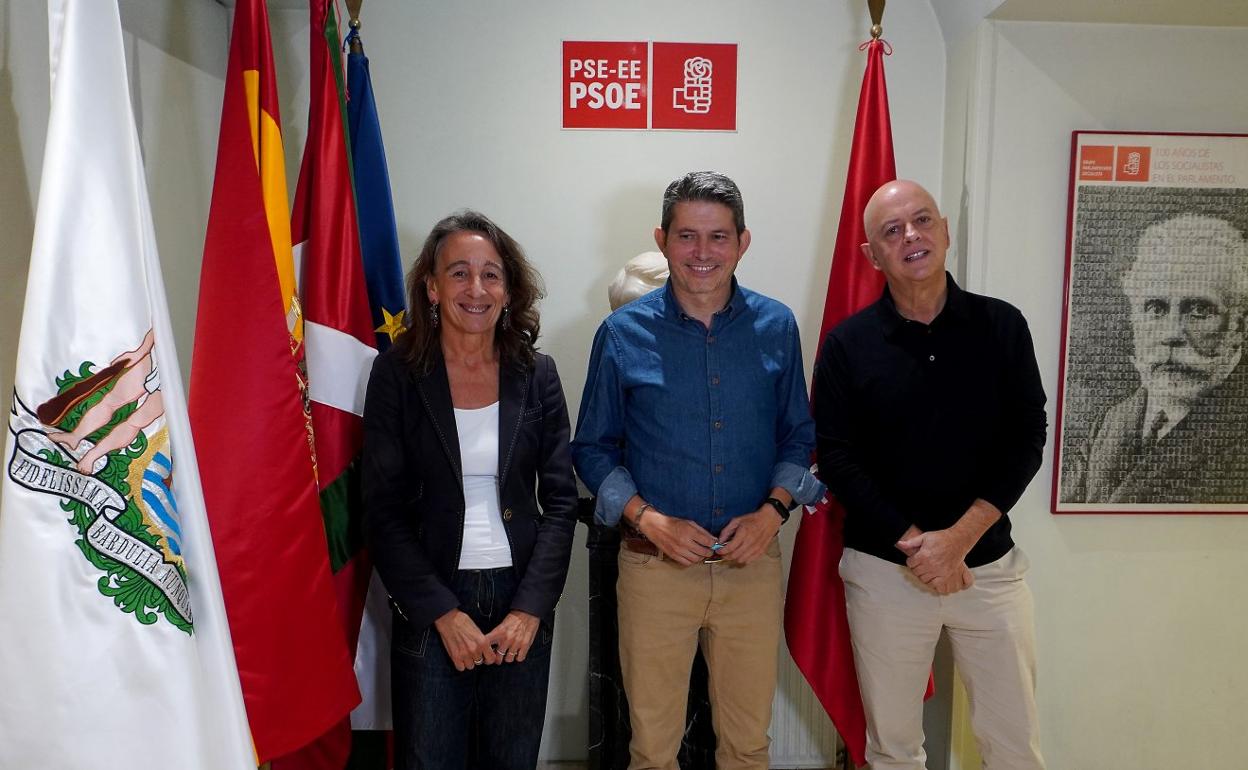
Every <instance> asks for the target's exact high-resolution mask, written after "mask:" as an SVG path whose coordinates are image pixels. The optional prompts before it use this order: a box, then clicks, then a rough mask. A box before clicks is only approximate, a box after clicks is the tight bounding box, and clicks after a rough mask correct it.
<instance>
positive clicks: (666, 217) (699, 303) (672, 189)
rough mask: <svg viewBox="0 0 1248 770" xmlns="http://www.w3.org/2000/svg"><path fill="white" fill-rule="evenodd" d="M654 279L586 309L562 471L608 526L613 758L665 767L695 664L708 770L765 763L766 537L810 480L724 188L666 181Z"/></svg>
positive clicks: (741, 217)
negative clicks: (585, 355)
mask: <svg viewBox="0 0 1248 770" xmlns="http://www.w3.org/2000/svg"><path fill="white" fill-rule="evenodd" d="M654 238H655V242H656V243H657V244H658V246H659V249H660V250H661V251H662V252H663V255H664V256H665V257H666V258H667V262H668V266H669V269H670V271H671V275H670V278H669V279H668V282H667V284H666V285H665V286H663V287H662V288H660V289H657V290H655V291H653V292H651V293H649V294H647V295H645V296H644V297H642V298H640V299H638V300H636V301H635V302H632V303H629V304H628V305H625V306H624V307H622V308H620V309H619V310H617V311H616V312H614V313H612V314H611V315H610V316H608V317H607V319H606V320H605V321H603V323H602V326H600V327H599V329H598V333H597V335H596V336H595V338H594V347H593V351H592V353H591V357H590V362H589V375H588V378H587V380H586V383H585V393H584V396H583V398H582V399H581V413H580V418H579V420H578V424H577V431H576V439H575V440H574V441H573V442H572V452H573V458H574V460H575V463H576V469H577V472H578V473H579V474H580V477H581V479H582V480H584V482H585V484H586V485H587V486H588V487H589V489H590V490H591V491H592V492H593V493H594V494H595V495H596V496H597V509H596V513H595V515H596V518H597V519H598V521H599V522H600V523H603V524H607V525H614V524H616V523H617V522H619V523H620V526H621V527H622V529H623V538H622V547H621V549H620V577H619V582H618V584H617V588H616V590H617V594H618V599H619V612H620V615H619V625H620V665H621V668H622V671H623V675H624V687H625V690H626V692H627V694H628V701H629V716H630V718H631V723H632V730H633V737H632V742H631V744H630V746H629V751H630V753H631V755H632V761H631V763H630V765H629V767H630V768H663V769H665V770H667V769H670V770H676V768H677V764H676V755H677V751H678V749H679V747H680V739H681V734H682V731H683V729H684V723H685V706H686V699H687V692H686V690H687V683H688V681H689V669H690V665H691V664H692V661H693V656H694V653H695V651H696V649H697V647H698V645H699V643H700V644H701V645H702V651H703V655H704V656H705V658H706V662H707V666H708V669H709V672H710V698H711V713H712V721H713V724H714V728H715V734H716V739H717V746H716V752H715V764H716V767H718V768H721V770H726V769H729V768H766V767H767V762H768V743H769V739H768V737H767V728H768V725H769V723H770V719H771V701H772V696H773V695H774V692H775V681H776V650H777V647H778V644H779V639H780V618H781V610H782V602H783V597H782V589H781V567H780V546H779V542H778V541H777V539H776V533H777V532H778V531H779V530H780V525H781V524H783V523H784V521H785V520H786V519H787V518H788V514H789V511H790V510H791V509H792V508H793V507H795V506H796V505H798V504H801V503H809V502H813V501H814V500H816V499H817V498H818V497H819V496H820V495H821V494H822V493H823V486H822V485H821V484H820V483H819V482H818V481H817V480H816V479H815V478H814V477H813V476H812V475H811V474H810V472H809V471H808V470H807V466H808V464H809V460H810V453H811V451H812V449H813V447H814V424H813V422H812V421H811V418H810V415H809V408H808V401H807V397H806V386H805V382H804V379H803V375H802V353H801V344H800V341H799V339H798V333H797V324H796V322H795V321H794V318H793V313H792V312H791V311H790V310H789V309H788V308H787V307H785V306H784V305H782V304H780V303H779V302H776V301H775V300H771V299H768V298H767V297H763V296H762V295H759V294H756V293H754V292H752V291H749V290H748V289H744V288H742V287H741V286H740V285H738V284H737V281H736V279H735V278H734V277H733V272H734V270H735V269H736V267H737V263H738V262H740V260H741V257H742V255H744V254H745V251H746V249H747V248H748V247H749V245H750V232H749V230H746V229H745V214H744V209H743V206H742V202H741V191H740V190H739V189H737V186H736V184H735V183H733V181H732V180H731V179H728V178H727V177H725V176H723V175H721V174H716V173H712V172H695V173H691V174H687V175H685V176H684V177H682V178H680V179H678V180H676V181H675V182H673V183H672V184H671V185H669V186H668V188H667V192H666V193H665V195H664V197H663V214H662V224H661V226H660V227H659V228H657V229H656V230H655V233H654Z"/></svg>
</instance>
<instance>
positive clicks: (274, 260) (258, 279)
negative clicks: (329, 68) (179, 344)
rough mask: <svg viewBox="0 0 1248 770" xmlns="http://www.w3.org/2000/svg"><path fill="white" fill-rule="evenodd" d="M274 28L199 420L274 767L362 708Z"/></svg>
mask: <svg viewBox="0 0 1248 770" xmlns="http://www.w3.org/2000/svg"><path fill="white" fill-rule="evenodd" d="M277 105H278V99H277V87H276V81H275V74H274V69H273V54H272V48H271V47H270V42H269V21H268V14H267V12H266V10H265V5H264V3H263V2H261V0H238V3H237V4H236V6H235V9H234V29H233V33H232V34H231V37H230V58H229V62H228V64H227V67H226V82H225V99H224V103H223V105H222V108H221V135H220V139H219V141H218V145H217V169H216V177H215V179H214V181H213V193H212V208H211V211H210V213H209V217H208V233H207V238H206V241H205V243H204V262H203V271H202V274H201V278H200V294H199V317H198V321H197V323H196V330H195V351H194V354H193V359H192V369H191V392H190V401H189V409H190V415H191V425H192V429H193V432H194V436H195V447H196V454H197V455H198V456H199V467H200V475H201V477H202V479H203V486H204V499H205V502H206V504H207V509H208V516H209V519H210V521H211V524H212V535H213V543H214V545H215V548H216V553H217V561H218V565H219V568H220V572H221V586H222V589H223V593H224V595H225V605H226V611H227V613H228V615H229V620H230V632H231V634H232V635H233V639H234V653H235V657H236V659H237V661H238V670H239V677H240V679H241V681H242V686H243V697H244V700H245V701H246V704H247V716H248V721H249V722H250V725H251V732H252V739H253V741H254V742H255V747H256V754H257V757H258V759H259V761H260V762H266V761H268V760H269V759H270V758H272V757H274V756H278V755H281V754H285V753H287V752H290V751H293V750H294V749H296V748H298V747H300V746H303V745H305V744H307V743H308V742H309V741H311V740H313V739H314V738H316V737H317V736H318V735H320V734H322V733H323V732H325V730H326V729H328V728H329V727H330V726H331V725H333V724H335V723H336V722H338V721H339V720H341V719H342V718H343V717H344V716H345V715H346V714H347V713H349V712H350V710H351V709H352V708H353V707H354V706H355V704H356V703H358V702H359V690H358V688H357V687H356V684H355V676H354V672H353V670H352V662H353V661H352V656H351V654H350V651H349V650H348V648H347V643H346V638H345V635H344V634H343V631H342V623H341V621H340V620H339V617H338V602H337V600H336V599H335V597H334V586H333V583H332V581H331V575H330V566H329V559H328V558H327V557H326V543H325V530H324V527H323V525H322V524H321V512H320V505H319V503H318V500H317V483H316V458H315V455H314V452H313V448H312V424H311V417H310V414H309V412H308V409H307V407H306V402H305V399H306V397H307V394H306V387H305V382H306V377H305V375H304V358H303V319H302V317H301V311H300V308H299V303H298V301H297V300H296V298H295V271H294V265H293V259H292V257H291V246H290V219H289V216H290V214H289V209H288V204H287V198H286V176H285V167H284V162H283V157H282V136H281V119H280V116H279V113H278V107H277Z"/></svg>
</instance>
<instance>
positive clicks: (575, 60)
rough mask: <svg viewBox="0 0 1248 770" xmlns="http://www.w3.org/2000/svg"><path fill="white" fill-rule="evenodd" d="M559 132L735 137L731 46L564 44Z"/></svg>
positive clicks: (734, 75) (734, 72) (734, 73)
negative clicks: (610, 130) (615, 131)
mask: <svg viewBox="0 0 1248 770" xmlns="http://www.w3.org/2000/svg"><path fill="white" fill-rule="evenodd" d="M563 127H564V128H628V129H646V128H651V129H678V130H686V131H735V130H736V128H737V46H736V44H735V43H646V42H633V43H628V42H606V41H564V43H563Z"/></svg>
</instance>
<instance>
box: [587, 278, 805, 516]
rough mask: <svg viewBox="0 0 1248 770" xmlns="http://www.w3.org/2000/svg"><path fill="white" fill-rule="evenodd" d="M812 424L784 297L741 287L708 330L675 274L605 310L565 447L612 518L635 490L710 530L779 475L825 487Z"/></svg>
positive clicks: (801, 488)
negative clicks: (682, 299)
mask: <svg viewBox="0 0 1248 770" xmlns="http://www.w3.org/2000/svg"><path fill="white" fill-rule="evenodd" d="M814 444H815V426H814V422H813V420H812V419H811V417H810V408H809V401H808V399H807V396H806V384H805V381H804V379H803V376H802V350H801V341H800V339H799V337H798V333H797V322H796V321H795V320H794V318H793V313H792V311H790V310H789V309H788V308H787V307H785V306H784V305H783V304H781V303H779V302H777V301H775V300H773V299H769V298H767V297H764V296H763V295H761V294H757V293H755V292H752V291H749V290H748V289H744V288H741V287H740V286H739V285H737V282H736V280H735V279H734V280H733V291H732V298H731V300H730V301H729V303H728V305H727V306H725V307H724V309H723V310H721V311H719V312H718V313H716V314H715V315H714V316H713V318H712V321H711V328H710V329H709V330H708V329H707V328H706V327H705V326H704V325H703V324H702V322H701V321H698V320H697V319H694V318H692V317H690V316H688V315H686V314H685V313H684V312H682V311H681V309H680V307H679V305H678V304H677V302H676V297H675V295H674V294H673V293H672V287H671V282H670V281H669V282H668V284H667V285H666V286H664V287H662V288H659V289H656V290H655V291H652V292H650V293H649V294H647V295H645V296H644V297H641V298H640V299H638V300H636V301H634V302H631V303H629V304H628V305H625V306H624V307H622V308H620V309H619V310H617V311H615V312H614V313H612V314H611V315H610V316H608V317H607V319H606V320H605V321H603V322H602V325H601V326H600V327H599V328H598V332H597V334H596V335H595V337H594V347H593V351H592V353H591V354H590V360H589V374H588V377H587V379H586V382H585V393H584V396H583V397H582V399H581V412H580V416H579V417H578V419H577V426H576V438H575V439H574V440H573V442H572V456H573V460H574V462H575V464H576V471H577V473H578V474H579V475H580V477H581V480H582V481H584V482H585V484H586V486H587V487H589V489H590V491H592V492H593V493H594V494H595V495H596V496H597V508H596V510H595V513H594V517H595V519H596V520H597V521H598V522H599V523H600V524H606V525H614V524H616V523H617V522H618V521H619V520H620V516H621V515H622V514H623V511H624V505H625V503H627V502H628V500H629V499H630V498H631V497H632V496H633V495H634V494H640V495H641V496H642V498H643V499H644V500H645V501H646V502H648V503H650V504H651V505H653V506H654V507H655V508H656V509H658V510H659V511H660V512H661V513H664V514H666V515H668V516H679V517H681V518H685V519H691V520H693V521H694V522H696V523H697V524H699V525H700V526H702V527H703V528H704V529H706V530H707V531H708V532H710V533H711V534H718V533H719V531H720V530H721V529H722V528H723V527H724V525H726V524H727V523H728V522H729V521H730V520H731V519H733V518H735V517H737V516H740V515H742V514H746V513H752V512H754V511H756V510H758V508H759V506H760V505H761V504H762V502H763V501H764V500H765V499H766V498H767V496H768V495H769V494H770V492H771V490H772V489H773V488H775V487H780V488H783V489H785V490H787V491H788V492H789V493H790V494H791V495H792V496H793V499H794V501H795V502H798V503H811V502H814V501H815V500H817V499H819V498H820V497H821V496H822V495H823V492H824V487H823V485H822V484H821V483H820V482H819V481H818V480H817V479H816V478H815V477H814V476H813V475H812V474H811V473H810V471H809V465H810V457H811V452H812V450H813V449H814Z"/></svg>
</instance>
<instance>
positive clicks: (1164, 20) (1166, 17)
mask: <svg viewBox="0 0 1248 770" xmlns="http://www.w3.org/2000/svg"><path fill="white" fill-rule="evenodd" d="M962 2H963V0H932V5H933V6H940V5H945V4H961V3H962ZM989 18H993V19H1005V20H1010V21H1075V22H1089V23H1109V24H1161V25H1172V26H1173V25H1178V26H1197V27H1248V2H1244V0H1004V2H1002V3H1000V4H999V5H998V6H997V8H996V10H994V11H992V12H991V13H990V14H989Z"/></svg>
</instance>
